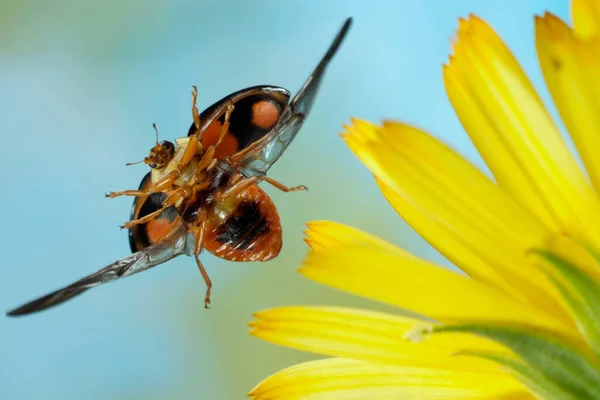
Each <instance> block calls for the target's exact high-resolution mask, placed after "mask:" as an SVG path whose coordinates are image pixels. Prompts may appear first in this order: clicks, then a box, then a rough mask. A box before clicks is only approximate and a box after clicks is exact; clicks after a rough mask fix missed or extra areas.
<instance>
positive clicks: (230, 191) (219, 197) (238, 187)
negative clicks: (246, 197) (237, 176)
mask: <svg viewBox="0 0 600 400" xmlns="http://www.w3.org/2000/svg"><path fill="white" fill-rule="evenodd" d="M259 180H260V178H259V177H258V176H253V177H250V178H246V179H241V180H239V181H237V182H236V183H234V184H232V185H231V186H229V188H227V189H226V190H224V191H222V192H220V193H216V194H215V200H216V201H223V200H225V199H226V198H228V197H230V196H233V195H235V194H237V193H239V192H241V191H243V190H245V189H247V188H249V187H250V186H252V185H256V183H258V181H259Z"/></svg>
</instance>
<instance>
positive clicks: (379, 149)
mask: <svg viewBox="0 0 600 400" xmlns="http://www.w3.org/2000/svg"><path fill="white" fill-rule="evenodd" d="M353 122H354V123H353V125H352V126H348V127H346V130H347V132H348V134H347V135H345V136H344V140H345V141H346V143H347V144H348V145H349V146H350V148H351V149H352V150H353V151H354V153H355V154H356V155H357V156H358V158H359V159H360V160H361V161H362V162H363V163H364V164H365V165H366V166H367V167H368V168H369V169H370V170H371V171H372V172H373V173H374V174H375V176H376V177H377V179H378V180H379V181H381V182H383V183H384V184H385V187H383V186H382V190H383V193H384V195H385V196H386V197H387V199H388V200H389V201H390V202H391V203H392V205H393V206H394V207H395V209H396V211H398V213H399V214H400V215H401V216H402V217H403V218H404V219H405V220H406V221H407V222H408V223H409V224H410V225H411V226H412V227H413V228H414V229H415V230H416V231H417V232H419V233H420V234H421V235H422V236H423V237H424V238H425V239H426V240H427V241H429V242H430V243H431V244H432V245H433V246H434V247H436V249H438V250H439V251H440V252H441V253H442V254H444V255H445V256H446V257H447V258H448V259H450V260H451V261H453V262H454V263H455V264H456V265H457V266H458V267H459V268H460V269H462V270H463V271H465V272H466V273H467V274H469V276H471V277H473V278H474V279H478V280H479V281H481V282H482V283H483V282H485V283H487V284H489V285H492V286H494V287H498V288H501V289H502V290H504V291H505V292H506V293H509V294H510V295H511V296H513V297H515V298H517V299H519V300H520V301H522V302H531V303H534V304H536V306H538V307H540V308H543V309H546V310H548V311H549V312H550V313H560V306H559V305H558V302H557V301H556V296H558V295H557V294H556V293H555V290H554V287H553V286H552V285H551V284H550V283H549V282H548V280H547V278H546V276H544V275H543V274H542V273H540V272H539V271H536V270H532V269H531V268H527V262H526V258H525V253H526V251H527V250H528V249H530V248H531V247H538V246H542V245H544V244H545V239H546V237H547V235H548V230H547V229H546V228H545V227H544V225H543V224H542V223H540V222H539V220H538V219H536V218H535V217H534V216H532V215H531V214H530V213H528V212H527V211H526V210H525V209H524V208H523V207H521V206H519V205H518V204H517V203H515V202H514V201H513V200H512V199H511V198H510V197H509V196H508V195H507V194H506V193H505V192H504V191H502V189H500V188H499V187H498V186H497V185H496V184H494V183H493V182H492V181H491V180H490V179H488V178H487V177H486V176H485V175H484V174H483V173H482V172H481V171H479V170H477V169H476V168H475V167H474V166H473V165H471V164H470V163H469V162H467V161H466V160H465V159H464V158H462V157H461V156H460V155H458V154H457V153H456V152H454V151H453V150H452V149H450V148H449V147H448V146H446V145H444V144H443V143H441V142H440V141H439V140H437V139H435V138H433V137H431V136H430V135H428V134H427V133H425V132H422V131H420V130H418V129H416V128H413V127H411V126H408V125H404V124H400V123H391V122H386V123H385V124H384V126H383V127H381V128H379V127H377V126H374V125H371V124H369V123H366V122H363V121H353ZM380 186H381V185H380ZM386 188H389V189H390V190H387V189H386Z"/></svg>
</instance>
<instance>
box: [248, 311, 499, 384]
mask: <svg viewBox="0 0 600 400" xmlns="http://www.w3.org/2000/svg"><path fill="white" fill-rule="evenodd" d="M254 317H255V318H256V321H253V322H251V323H250V326H251V327H252V330H251V334H252V335H254V336H256V337H259V338H261V339H263V340H267V341H270V342H273V343H276V344H279V345H283V346H288V347H293V348H296V349H299V350H303V351H311V352H314V353H320V354H325V355H329V356H338V357H348V358H356V359H362V360H369V361H376V362H382V363H393V364H398V365H412V366H420V367H431V368H440V369H447V370H461V371H478V372H483V371H490V372H495V371H497V369H498V367H497V366H496V365H494V364H493V363H491V362H489V361H486V360H483V359H472V358H471V357H454V356H453V355H454V354H456V353H459V352H461V351H469V350H472V351H486V352H488V351H491V352H497V353H500V352H504V353H508V350H505V349H504V348H502V347H501V346H499V345H497V344H495V343H494V342H490V341H487V340H483V339H481V338H478V337H475V336H473V335H469V334H447V335H446V334H444V335H432V336H428V338H427V340H425V341H420V342H418V343H416V342H415V341H412V340H409V339H408V338H409V337H410V334H411V333H412V332H413V331H414V330H415V329H419V326H424V325H431V323H429V322H423V321H422V320H418V319H415V318H409V317H401V316H397V315H392V314H387V313H379V312H373V311H366V310H360V309H353V308H341V307H297V306H296V307H280V308H275V309H270V310H266V311H261V312H257V313H255V314H254ZM420 330H422V329H420Z"/></svg>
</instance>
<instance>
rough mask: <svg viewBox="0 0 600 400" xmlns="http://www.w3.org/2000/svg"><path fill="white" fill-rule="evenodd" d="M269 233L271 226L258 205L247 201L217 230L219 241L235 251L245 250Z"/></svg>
mask: <svg viewBox="0 0 600 400" xmlns="http://www.w3.org/2000/svg"><path fill="white" fill-rule="evenodd" d="M267 232H269V225H268V223H267V220H266V219H265V217H264V215H263V214H262V213H261V212H260V208H259V206H258V203H256V202H252V201H245V202H242V203H240V204H239V205H238V207H237V209H236V210H235V212H234V213H233V214H232V215H231V216H229V217H228V218H227V219H226V220H225V222H223V223H222V224H221V225H220V226H219V227H218V228H217V240H218V241H219V242H220V243H223V244H225V245H228V246H231V247H233V248H234V249H235V250H244V249H247V248H248V247H249V246H250V245H251V244H252V243H253V242H254V241H255V240H256V239H257V238H258V237H259V236H260V235H262V234H264V233H267Z"/></svg>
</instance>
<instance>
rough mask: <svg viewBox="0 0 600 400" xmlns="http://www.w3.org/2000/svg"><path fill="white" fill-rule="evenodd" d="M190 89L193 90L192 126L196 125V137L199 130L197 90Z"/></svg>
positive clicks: (195, 88)
mask: <svg viewBox="0 0 600 400" xmlns="http://www.w3.org/2000/svg"><path fill="white" fill-rule="evenodd" d="M192 87H193V88H194V90H192V117H193V118H194V125H196V136H197V135H198V131H199V129H200V114H198V107H196V100H198V88H197V87H196V86H192Z"/></svg>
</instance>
